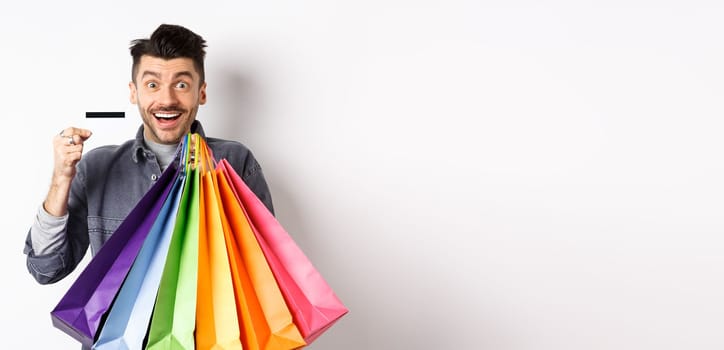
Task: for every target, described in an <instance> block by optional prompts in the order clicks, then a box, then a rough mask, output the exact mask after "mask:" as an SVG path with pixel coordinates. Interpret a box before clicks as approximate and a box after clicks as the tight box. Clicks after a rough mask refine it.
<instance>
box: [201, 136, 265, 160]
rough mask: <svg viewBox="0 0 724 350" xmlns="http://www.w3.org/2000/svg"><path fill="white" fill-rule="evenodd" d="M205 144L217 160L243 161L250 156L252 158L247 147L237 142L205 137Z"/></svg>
mask: <svg viewBox="0 0 724 350" xmlns="http://www.w3.org/2000/svg"><path fill="white" fill-rule="evenodd" d="M206 143H207V144H208V145H209V147H210V148H211V150H212V151H213V152H214V157H215V158H217V159H222V158H235V159H244V158H247V157H250V156H251V157H253V156H252V154H251V150H250V149H249V147H247V146H246V145H245V144H243V143H241V142H239V141H234V140H227V139H220V138H215V137H207V138H206Z"/></svg>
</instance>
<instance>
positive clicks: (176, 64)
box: [128, 56, 206, 145]
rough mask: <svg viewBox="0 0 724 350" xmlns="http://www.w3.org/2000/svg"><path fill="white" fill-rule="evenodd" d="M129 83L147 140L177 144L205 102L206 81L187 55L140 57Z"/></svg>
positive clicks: (188, 129)
mask: <svg viewBox="0 0 724 350" xmlns="http://www.w3.org/2000/svg"><path fill="white" fill-rule="evenodd" d="M135 78H136V83H133V82H130V83H129V84H128V87H129V88H130V90H131V103H133V104H135V105H138V111H139V112H140V113H141V118H143V126H144V128H143V130H144V131H143V132H144V135H145V136H146V139H148V140H150V141H153V142H156V143H161V144H168V145H170V144H176V143H179V142H180V141H181V138H182V137H183V136H185V135H186V134H187V133H189V131H190V130H191V123H193V122H194V120H195V119H196V112H198V110H199V105H202V104H204V103H206V83H203V84H201V82H200V80H201V79H200V77H199V73H198V72H197V71H196V69H195V68H194V63H193V60H191V59H190V58H173V59H170V60H165V59H163V58H158V57H152V56H142V57H141V60H140V62H139V64H138V70H137V73H136V77H135Z"/></svg>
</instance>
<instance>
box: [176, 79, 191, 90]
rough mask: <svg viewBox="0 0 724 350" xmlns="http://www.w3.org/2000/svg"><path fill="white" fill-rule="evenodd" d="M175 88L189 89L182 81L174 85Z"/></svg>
mask: <svg viewBox="0 0 724 350" xmlns="http://www.w3.org/2000/svg"><path fill="white" fill-rule="evenodd" d="M176 87H177V88H179V89H185V88H187V87H189V84H186V83H184V82H183V81H180V82H178V83H177V84H176Z"/></svg>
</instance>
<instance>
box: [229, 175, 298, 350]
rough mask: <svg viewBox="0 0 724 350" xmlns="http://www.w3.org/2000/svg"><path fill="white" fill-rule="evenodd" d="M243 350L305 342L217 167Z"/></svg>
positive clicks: (275, 349)
mask: <svg viewBox="0 0 724 350" xmlns="http://www.w3.org/2000/svg"><path fill="white" fill-rule="evenodd" d="M215 175H216V179H217V181H216V182H215V185H217V186H218V187H217V189H218V193H219V199H220V206H222V207H223V211H222V222H223V223H224V234H225V235H226V244H227V251H228V252H229V259H230V262H231V271H232V274H233V280H234V287H235V292H236V300H237V307H238V315H239V317H240V322H241V327H242V341H243V345H244V349H251V350H256V349H263V350H289V349H296V348H300V347H303V346H304V345H306V343H305V341H304V339H303V338H302V335H301V334H300V332H299V330H298V329H297V326H296V325H295V324H294V320H293V318H292V314H291V312H290V310H289V308H288V307H287V305H286V303H285V301H284V296H283V295H282V292H281V290H280V288H279V285H278V284H277V281H276V280H275V278H274V274H273V272H272V271H271V268H270V267H269V264H268V262H267V261H266V258H265V257H264V253H263V251H262V249H261V247H260V245H259V242H257V240H256V236H255V235H254V232H253V231H252V228H251V226H250V224H249V221H248V219H247V217H246V213H245V212H244V209H243V208H242V206H241V203H240V202H239V200H238V199H237V197H236V195H235V194H234V190H233V189H232V187H231V184H229V182H228V180H227V178H226V174H224V172H223V171H222V169H216V171H215Z"/></svg>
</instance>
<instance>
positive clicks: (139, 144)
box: [131, 120, 206, 163]
mask: <svg viewBox="0 0 724 350" xmlns="http://www.w3.org/2000/svg"><path fill="white" fill-rule="evenodd" d="M191 133H192V134H193V133H198V134H199V135H201V137H203V138H206V134H205V133H204V128H203V127H202V126H201V122H200V121H198V120H194V122H193V123H192V124H191ZM146 152H151V150H149V149H148V147H146V145H145V144H144V143H143V124H141V126H140V127H139V128H138V131H137V132H136V139H135V140H134V141H133V152H132V153H131V158H132V159H133V162H134V163H138V156H139V155H143V154H144V153H146Z"/></svg>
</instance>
